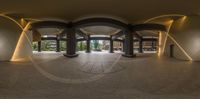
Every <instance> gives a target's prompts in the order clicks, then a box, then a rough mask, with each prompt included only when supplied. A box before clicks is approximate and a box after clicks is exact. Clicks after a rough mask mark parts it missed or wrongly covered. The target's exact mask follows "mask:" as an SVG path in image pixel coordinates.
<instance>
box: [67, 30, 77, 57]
mask: <svg viewBox="0 0 200 99" xmlns="http://www.w3.org/2000/svg"><path fill="white" fill-rule="evenodd" d="M66 36H67V37H66V38H67V39H66V46H67V50H66V54H64V56H66V57H69V58H73V57H77V56H78V54H76V33H75V29H74V28H73V27H71V28H68V30H67V32H66Z"/></svg>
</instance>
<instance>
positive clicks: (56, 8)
mask: <svg viewBox="0 0 200 99" xmlns="http://www.w3.org/2000/svg"><path fill="white" fill-rule="evenodd" d="M199 4H200V1H199V0H12V1H11V0H1V3H0V12H1V13H11V14H12V13H14V14H15V16H23V17H28V18H57V19H64V20H76V19H78V18H81V17H85V16H90V15H108V16H109V15H110V16H116V17H119V18H121V19H124V20H126V21H128V22H129V23H135V22H138V21H141V20H146V19H148V18H151V17H155V16H159V15H163V14H183V15H188V14H189V15H191V14H199V13H200V6H199Z"/></svg>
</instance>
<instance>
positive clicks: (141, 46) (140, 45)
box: [139, 39, 143, 53]
mask: <svg viewBox="0 0 200 99" xmlns="http://www.w3.org/2000/svg"><path fill="white" fill-rule="evenodd" d="M139 53H143V40H142V39H141V40H139Z"/></svg>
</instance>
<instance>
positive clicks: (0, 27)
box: [0, 16, 32, 61]
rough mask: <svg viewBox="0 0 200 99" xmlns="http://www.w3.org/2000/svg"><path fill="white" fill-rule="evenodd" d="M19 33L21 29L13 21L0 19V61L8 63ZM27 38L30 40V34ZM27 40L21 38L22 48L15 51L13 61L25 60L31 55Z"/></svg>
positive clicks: (4, 18)
mask: <svg viewBox="0 0 200 99" xmlns="http://www.w3.org/2000/svg"><path fill="white" fill-rule="evenodd" d="M21 33H22V29H21V28H20V27H19V26H18V25H17V24H16V23H15V22H14V21H13V20H10V19H9V18H6V17H2V16H1V17H0V61H9V60H11V59H12V57H13V54H14V52H15V50H16V45H17V43H18V41H19V38H20V35H21ZM28 38H29V39H30V38H32V34H31V33H29V34H28ZM27 40H28V39H27V38H22V40H21V44H22V47H20V48H19V49H18V51H16V52H17V54H16V57H15V59H19V58H25V57H28V56H30V55H31V53H32V48H31V45H30V44H29V43H27ZM30 40H31V39H30ZM31 42H32V41H31Z"/></svg>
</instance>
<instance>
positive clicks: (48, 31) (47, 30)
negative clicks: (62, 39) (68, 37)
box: [37, 28, 64, 35]
mask: <svg viewBox="0 0 200 99" xmlns="http://www.w3.org/2000/svg"><path fill="white" fill-rule="evenodd" d="M37 30H38V32H39V33H40V34H41V35H57V34H60V33H62V31H63V30H64V29H58V28H39V29H37Z"/></svg>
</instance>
